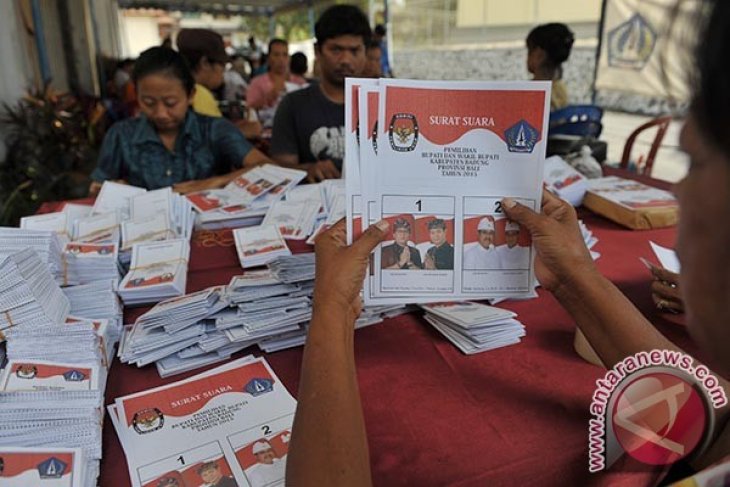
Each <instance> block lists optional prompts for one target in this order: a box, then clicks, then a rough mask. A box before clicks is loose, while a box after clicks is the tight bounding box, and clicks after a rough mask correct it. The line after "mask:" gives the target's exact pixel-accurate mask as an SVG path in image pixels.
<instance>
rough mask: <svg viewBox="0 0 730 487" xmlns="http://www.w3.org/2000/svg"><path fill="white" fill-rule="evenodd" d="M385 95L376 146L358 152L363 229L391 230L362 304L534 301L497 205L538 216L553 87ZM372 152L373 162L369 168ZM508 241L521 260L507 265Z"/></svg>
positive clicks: (400, 83)
mask: <svg viewBox="0 0 730 487" xmlns="http://www.w3.org/2000/svg"><path fill="white" fill-rule="evenodd" d="M378 90H379V96H378V122H377V127H378V128H377V131H376V138H375V139H373V142H374V143H375V145H372V144H370V145H369V144H366V143H361V144H360V172H361V174H360V178H361V185H362V201H367V202H369V203H368V204H367V205H365V206H367V209H366V212H367V213H368V215H367V219H368V220H370V221H372V220H380V219H386V220H388V221H389V223H390V230H389V231H388V235H387V236H386V237H385V240H384V242H383V243H381V244H380V246H379V248H377V249H376V251H375V256H374V264H373V268H374V271H373V273H372V275H370V274H368V275H367V276H366V283H365V286H364V287H365V289H366V290H369V292H366V293H365V303H366V304H369V305H373V304H386V303H392V302H393V298H398V299H399V300H400V301H402V302H404V303H405V302H425V301H433V300H436V299H439V300H455V299H475V298H503V297H513V298H514V297H526V296H530V295H533V292H534V291H533V285H534V269H533V263H532V262H533V258H534V255H533V250H532V246H531V241H530V238H529V234H528V232H527V231H525V230H524V229H521V228H519V226H518V225H517V224H515V223H514V222H509V221H508V220H507V219H506V218H505V216H504V212H503V210H502V207H501V204H502V203H501V201H502V199H503V198H505V197H511V198H513V199H515V200H516V201H518V202H520V203H522V204H524V205H526V206H528V207H529V208H532V209H538V208H539V206H540V200H541V195H542V179H543V162H544V154H545V144H546V137H545V135H544V134H547V122H548V114H549V98H550V96H549V94H550V85H549V83H542V82H531V83H472V82H426V81H405V80H380V82H379V87H378ZM368 94H369V91H368V90H367V89H360V91H359V107H360V114H361V117H360V118H359V121H360V134H361V136H362V135H363V133H368V132H370V131H372V128H371V127H369V126H368V125H369V124H368V125H365V126H363V123H365V122H366V121H368V120H367V117H363V116H362V113H363V109H365V108H367V105H368V96H367V95H368ZM349 109H350V107H347V109H346V111H348V110H349ZM373 126H374V124H373ZM365 147H367V150H370V147H372V149H373V150H372V154H373V156H367V157H363V151H364V150H365ZM375 148H377V153H376V152H375ZM352 196H353V195H352V194H348V201H349V200H350V199H351V198H352ZM371 203H372V204H371ZM352 218H354V215H353V217H352ZM350 226H352V222H350ZM508 227H509V228H510V229H509V230H508ZM515 227H516V228H515ZM510 232H512V233H514V234H516V236H517V239H516V242H514V247H513V246H510V248H511V251H512V254H514V255H513V256H512V258H511V260H510V262H509V263H503V259H502V258H501V257H500V253H499V252H497V247H500V246H504V245H508V242H509V241H508V238H507V237H508V234H509V233H510ZM370 281H373V282H372V283H371V282H370Z"/></svg>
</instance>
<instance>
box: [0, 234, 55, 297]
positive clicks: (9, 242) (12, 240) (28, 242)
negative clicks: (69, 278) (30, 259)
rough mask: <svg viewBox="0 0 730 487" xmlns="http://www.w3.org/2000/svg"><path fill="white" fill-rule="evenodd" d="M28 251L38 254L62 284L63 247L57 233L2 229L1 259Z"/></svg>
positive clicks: (0, 237)
mask: <svg viewBox="0 0 730 487" xmlns="http://www.w3.org/2000/svg"><path fill="white" fill-rule="evenodd" d="M28 249H32V250H33V251H34V252H35V253H36V255H37V256H38V257H39V258H40V260H41V262H43V263H44V264H45V265H46V266H47V268H48V270H49V271H50V273H51V275H52V276H53V278H54V279H55V280H56V282H58V283H59V284H62V283H63V258H62V256H61V253H62V251H63V245H62V243H61V240H60V239H59V236H58V235H57V234H56V233H55V232H52V231H49V230H26V229H22V228H10V227H0V258H2V257H4V256H8V255H11V254H14V253H16V252H20V251H24V250H28Z"/></svg>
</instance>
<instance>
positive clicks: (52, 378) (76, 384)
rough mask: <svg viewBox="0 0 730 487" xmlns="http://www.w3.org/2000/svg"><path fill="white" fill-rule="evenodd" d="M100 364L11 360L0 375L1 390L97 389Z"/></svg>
mask: <svg viewBox="0 0 730 487" xmlns="http://www.w3.org/2000/svg"><path fill="white" fill-rule="evenodd" d="M99 375H100V370H99V366H98V365H95V364H62V363H56V362H50V361H45V360H25V361H15V360H10V361H8V364H7V365H6V366H5V369H3V373H2V374H0V392H11V391H95V390H98V389H99V384H100V383H99Z"/></svg>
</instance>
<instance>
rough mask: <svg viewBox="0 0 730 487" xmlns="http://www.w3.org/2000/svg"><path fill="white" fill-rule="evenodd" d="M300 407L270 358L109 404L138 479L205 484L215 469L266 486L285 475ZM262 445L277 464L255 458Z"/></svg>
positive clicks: (141, 486)
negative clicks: (207, 474) (207, 471)
mask: <svg viewBox="0 0 730 487" xmlns="http://www.w3.org/2000/svg"><path fill="white" fill-rule="evenodd" d="M295 408H296V401H295V400H294V398H292V396H291V395H290V394H289V393H288V392H287V390H286V388H285V387H284V386H283V385H282V383H281V381H280V380H279V378H278V377H277V376H276V374H275V373H274V372H273V371H272V370H271V368H270V367H269V365H268V364H267V363H266V361H265V360H263V359H260V358H259V359H253V360H252V359H250V358H245V359H242V360H236V361H234V362H230V363H228V364H225V365H223V366H221V367H218V368H216V369H213V370H210V371H207V372H205V373H203V374H200V375H197V376H194V377H191V378H189V379H186V380H183V381H179V382H175V383H172V384H168V385H165V386H162V387H158V388H155V389H151V390H148V391H143V392H139V393H136V394H132V395H129V396H124V397H120V398H117V399H116V401H115V403H114V405H111V406H109V408H108V409H109V415H110V417H111V418H112V423H113V424H114V427H115V429H116V431H117V434H118V436H119V438H120V442H121V444H122V447H123V448H124V452H125V454H126V456H127V464H128V466H129V475H130V479H131V482H132V485H133V486H135V487H148V486H157V485H160V484H161V483H163V482H164V481H168V480H167V479H170V480H169V482H172V481H173V480H175V481H177V482H178V484H179V485H201V484H205V480H204V479H205V478H206V477H204V476H203V475H201V474H202V473H203V472H204V471H205V470H212V471H217V472H218V473H219V474H220V476H222V478H224V479H226V478H227V479H229V480H227V482H229V483H230V484H231V485H249V486H253V487H263V486H269V485H279V484H282V483H283V481H284V473H285V466H286V457H287V453H288V444H289V439H290V435H291V426H292V420H293V417H294V410H295ZM264 452H266V453H267V457H269V458H271V457H273V460H274V462H273V463H272V464H268V463H266V464H264V463H259V462H258V461H257V454H261V453H264ZM258 456H259V457H261V455H258ZM219 483H220V481H219ZM173 485H174V484H173Z"/></svg>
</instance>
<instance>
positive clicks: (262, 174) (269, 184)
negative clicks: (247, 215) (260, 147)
mask: <svg viewBox="0 0 730 487" xmlns="http://www.w3.org/2000/svg"><path fill="white" fill-rule="evenodd" d="M285 179H286V177H284V176H283V175H282V174H280V173H279V172H277V171H274V170H271V165H266V166H258V167H255V168H253V169H251V170H250V171H248V172H246V173H244V174H242V175H240V176H238V177H237V178H236V179H234V180H233V181H231V182H230V183H228V184H227V185H226V187H225V189H226V190H227V191H230V192H231V193H233V194H235V195H236V198H237V199H238V200H239V201H240V202H241V203H244V204H246V203H251V202H253V201H254V200H255V199H257V198H260V197H262V196H264V195H265V194H266V193H268V192H270V191H273V190H274V188H276V187H279V185H280V184H282V183H284V180H285Z"/></svg>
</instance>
